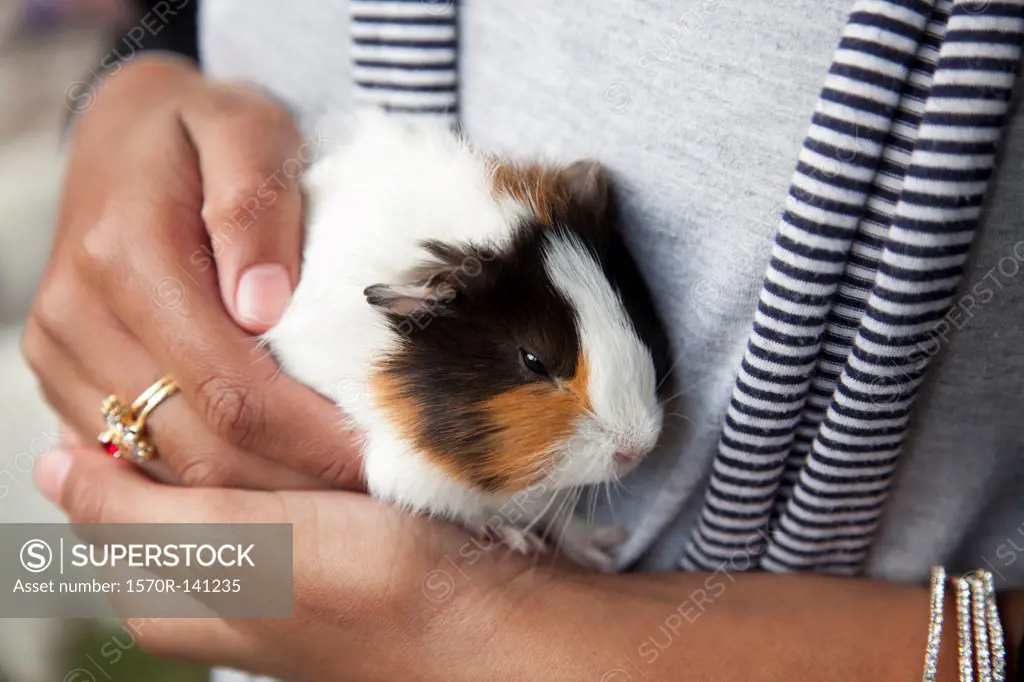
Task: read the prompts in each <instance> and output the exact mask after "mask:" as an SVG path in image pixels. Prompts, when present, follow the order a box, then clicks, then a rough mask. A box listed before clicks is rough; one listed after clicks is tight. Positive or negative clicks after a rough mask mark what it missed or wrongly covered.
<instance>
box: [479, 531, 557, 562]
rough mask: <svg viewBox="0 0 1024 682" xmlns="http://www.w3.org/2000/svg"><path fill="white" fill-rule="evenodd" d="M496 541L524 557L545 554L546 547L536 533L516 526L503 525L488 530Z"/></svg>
mask: <svg viewBox="0 0 1024 682" xmlns="http://www.w3.org/2000/svg"><path fill="white" fill-rule="evenodd" d="M490 531H491V532H492V533H493V534H494V537H495V539H496V540H497V541H499V542H501V543H503V544H504V545H505V546H507V547H508V548H509V549H511V550H512V551H514V552H519V553H520V554H523V555H525V556H533V555H536V554H546V553H547V551H548V545H547V543H546V542H545V541H544V538H542V537H541V536H540V535H538V534H537V533H535V532H533V531H532V530H527V529H524V528H517V527H516V526H511V525H503V526H499V527H497V528H493V529H490Z"/></svg>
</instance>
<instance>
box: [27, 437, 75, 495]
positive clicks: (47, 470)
mask: <svg viewBox="0 0 1024 682" xmlns="http://www.w3.org/2000/svg"><path fill="white" fill-rule="evenodd" d="M71 462H72V458H71V453H69V452H67V451H66V450H54V451H53V452H51V453H50V454H48V455H46V456H45V457H42V458H40V459H39V461H38V462H36V467H35V471H34V472H33V475H34V477H35V480H36V487H37V488H39V492H41V493H42V494H43V495H44V496H45V497H46V499H48V500H49V501H50V502H53V503H54V504H60V491H61V489H62V488H63V487H64V479H65V478H67V477H68V471H70V470H71Z"/></svg>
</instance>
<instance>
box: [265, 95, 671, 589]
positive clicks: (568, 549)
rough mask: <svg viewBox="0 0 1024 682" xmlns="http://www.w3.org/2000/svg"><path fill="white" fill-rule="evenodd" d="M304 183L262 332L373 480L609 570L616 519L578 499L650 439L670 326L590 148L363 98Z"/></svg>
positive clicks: (529, 547)
mask: <svg viewBox="0 0 1024 682" xmlns="http://www.w3.org/2000/svg"><path fill="white" fill-rule="evenodd" d="M303 190H304V193H305V196H306V211H307V215H306V219H305V222H306V238H305V239H306V241H305V246H304V253H303V263H302V275H301V278H300V281H299V283H298V285H297V287H296V289H295V292H294V295H293V297H292V299H291V302H290V303H289V305H288V308H287V310H286V312H285V313H284V316H283V317H282V319H281V320H280V322H279V323H278V324H277V325H276V326H275V327H273V328H272V329H271V330H269V331H268V332H267V334H266V337H265V340H266V341H267V343H268V344H269V347H270V349H271V351H272V353H273V354H274V355H275V357H276V358H277V360H278V361H279V362H280V365H281V367H282V369H283V371H284V372H286V373H287V374H288V375H290V376H292V377H294V378H295V379H297V380H299V381H301V382H303V383H305V384H307V385H308V386H310V387H312V388H313V389H315V390H316V391H318V392H320V393H321V394H323V395H324V396H327V397H328V398H331V399H332V400H334V401H335V402H336V403H337V404H338V406H339V407H340V409H341V411H342V412H343V413H344V415H345V416H346V417H347V419H349V420H351V422H352V424H353V426H355V427H356V429H357V430H358V431H359V432H361V433H362V436H363V438H364V439H365V442H364V443H363V454H362V457H363V462H362V466H363V472H364V475H365V480H366V484H367V488H368V490H369V492H370V493H371V494H372V495H374V496H375V497H377V498H379V499H382V500H387V501H390V502H393V503H396V504H398V505H401V506H402V507H405V508H407V509H409V510H412V511H415V512H420V513H426V514H431V515H436V516H440V517H443V518H446V519H449V520H452V521H455V522H458V523H461V524H463V525H464V526H466V527H467V528H469V529H471V530H473V531H476V532H480V533H484V534H486V535H487V536H488V537H490V538H497V539H500V540H501V541H503V542H504V543H506V544H507V545H508V546H509V547H511V548H513V549H516V550H518V551H521V552H524V553H532V552H544V551H547V549H548V548H549V547H550V545H551V544H553V543H554V542H556V541H557V544H558V549H559V551H561V552H562V553H564V554H565V555H566V556H568V557H569V558H570V559H571V560H574V561H575V562H577V563H579V564H581V565H583V566H586V567H591V568H594V569H599V570H611V569H612V567H613V560H612V558H613V554H612V553H613V551H614V549H615V546H616V544H617V543H618V542H620V541H621V539H622V534H621V532H619V531H617V530H616V529H609V528H590V527H589V526H588V524H587V523H585V522H584V521H583V520H582V519H579V518H576V517H573V507H574V506H575V504H576V502H577V501H578V498H579V494H580V491H581V490H582V488H583V486H587V485H591V484H599V483H607V482H615V481H617V480H618V479H619V478H621V477H622V476H624V475H625V474H626V473H628V472H629V471H631V470H632V469H633V468H634V467H636V465H637V463H638V462H639V461H640V460H641V458H643V457H644V456H645V455H646V454H647V453H649V452H650V451H651V449H652V448H653V447H654V446H655V443H656V441H657V440H658V437H659V434H660V433H661V430H662V424H663V420H664V410H663V404H662V400H661V397H663V395H664V390H663V384H664V383H665V378H666V374H667V371H666V364H667V363H666V362H665V360H666V358H667V344H666V341H665V334H664V331H663V329H662V327H661V325H660V323H659V322H658V318H657V315H656V313H655V311H654V307H653V304H652V303H651V299H650V296H649V293H648V290H647V288H646V287H645V285H644V283H643V281H642V280H641V278H640V276H639V273H638V271H637V268H636V266H635V263H634V262H633V260H632V259H631V257H630V255H629V254H628V252H627V251H626V249H625V246H624V243H623V241H622V239H621V237H620V236H619V235H618V234H617V233H616V232H615V231H614V230H613V226H612V223H613V215H612V214H613V209H612V206H611V203H610V197H609V188H608V183H607V180H606V175H605V172H604V170H603V169H602V167H601V166H600V165H599V164H598V163H596V162H593V161H579V162H576V163H573V164H570V165H567V166H558V167H556V166H545V165H539V164H517V163H513V162H510V161H507V160H504V159H501V158H497V157H494V156H491V155H488V154H485V153H482V152H480V151H477V150H475V149H474V148H472V147H471V146H470V145H469V144H468V143H467V142H466V141H465V140H464V139H462V138H460V137H459V136H457V135H455V134H454V133H452V132H450V131H449V130H447V129H446V128H444V127H441V126H440V125H434V124H430V123H413V122H409V121H408V120H402V121H398V120H395V119H392V118H389V117H385V116H383V115H367V116H362V117H359V118H358V119H357V123H355V124H354V125H352V126H351V128H350V130H349V134H348V135H347V139H345V140H344V142H343V143H342V144H340V146H339V147H338V148H337V149H335V150H333V151H331V152H330V153H328V154H327V155H325V156H324V157H323V158H321V159H320V160H318V161H316V162H315V163H314V164H313V165H312V167H311V168H310V169H309V170H308V172H307V173H306V174H305V175H304V177H303ZM513 507H514V510H513ZM513 512H514V515H515V518H513ZM556 526H557V527H556ZM556 536H557V537H556Z"/></svg>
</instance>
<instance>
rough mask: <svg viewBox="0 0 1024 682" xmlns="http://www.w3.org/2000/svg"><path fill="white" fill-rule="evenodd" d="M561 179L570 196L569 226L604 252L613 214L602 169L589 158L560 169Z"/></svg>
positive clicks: (605, 175)
mask: <svg viewBox="0 0 1024 682" xmlns="http://www.w3.org/2000/svg"><path fill="white" fill-rule="evenodd" d="M560 179H561V182H562V186H563V187H564V188H565V190H566V191H567V193H568V195H569V207H568V211H569V212H568V218H569V224H570V225H571V226H572V227H573V228H574V229H576V230H578V231H579V232H580V233H581V234H583V235H585V236H586V237H587V238H588V240H589V241H590V243H591V244H592V245H593V246H594V248H596V249H597V250H598V252H603V251H604V250H605V249H606V248H607V245H608V238H609V232H610V231H611V223H612V221H613V218H612V214H613V213H614V212H613V211H612V210H611V208H610V206H609V204H610V203H611V196H610V190H609V187H608V176H607V174H606V173H605V170H604V166H602V165H601V164H600V163H598V162H597V161H592V160H589V159H585V160H583V161H576V162H575V163H572V164H569V165H568V166H566V167H565V168H563V169H562V171H561V173H560Z"/></svg>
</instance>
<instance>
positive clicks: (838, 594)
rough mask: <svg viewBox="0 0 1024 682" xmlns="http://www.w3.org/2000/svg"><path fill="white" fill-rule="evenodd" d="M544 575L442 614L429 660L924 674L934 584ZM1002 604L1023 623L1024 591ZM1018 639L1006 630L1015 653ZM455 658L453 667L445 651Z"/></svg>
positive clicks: (619, 670) (675, 671)
mask: <svg viewBox="0 0 1024 682" xmlns="http://www.w3.org/2000/svg"><path fill="white" fill-rule="evenodd" d="M544 574H545V572H544V571H543V570H534V571H530V572H528V573H526V574H523V576H521V577H520V578H518V579H517V580H515V581H513V582H512V583H511V584H510V585H508V586H507V587H504V588H498V589H496V590H493V591H489V592H488V593H486V594H485V595H484V596H482V597H479V602H478V603H477V604H474V603H473V597H472V596H471V595H467V596H466V599H464V600H463V601H462V602H461V603H459V604H456V605H454V608H453V611H454V613H452V614H451V615H450V617H445V618H442V619H440V622H441V623H443V625H442V626H440V627H434V628H432V629H431V632H432V633H433V635H432V636H434V637H435V638H437V639H441V640H443V641H438V642H435V643H434V648H433V649H432V652H433V653H432V657H433V660H434V661H435V662H438V663H441V664H442V665H441V670H443V675H444V678H445V679H462V678H453V677H452V674H453V672H461V673H462V674H464V675H465V676H466V679H467V680H468V679H495V680H512V679H537V676H538V675H539V674H542V673H543V676H544V677H545V678H546V679H564V680H578V679H579V680H593V681H595V682H598V681H601V682H619V681H623V680H644V679H650V680H656V679H680V678H681V676H683V675H685V676H686V677H688V678H690V679H700V680H704V681H707V682H718V681H721V682H734V681H740V680H744V681H746V680H760V681H765V682H771V681H773V680H779V681H783V680H785V681H789V680H794V679H814V680H872V681H877V682H886V681H888V680H892V681H893V682H897V681H899V682H903V681H905V680H914V679H919V678H920V675H921V672H922V665H923V657H924V650H925V641H926V637H927V630H928V608H929V606H928V605H929V596H928V590H927V588H922V587H911V586H905V585H897V584H891V583H880V582H873V581H868V580H851V579H843V578H826V577H820V576H807V575H800V576H779V575H766V574H743V575H731V574H725V573H720V574H687V573H679V574H663V575H653V576H652V575H630V576H603V575H582V574H581V575H559V576H558V577H552V576H550V575H548V576H547V577H545V575H544ZM1003 602H1004V603H1005V604H1008V605H1009V608H1010V609H1011V610H1012V611H1013V612H1014V613H1012V614H1008V616H1009V618H1007V622H1008V623H1016V622H1019V621H1020V618H1021V606H1022V601H1021V599H1020V595H1019V594H1017V595H1012V596H1010V597H1008V598H1006V599H1004V600H1003ZM1006 608H1007V607H1004V610H1005V609H1006ZM1014 619H1016V620H1014ZM946 622H947V627H946V629H945V637H944V638H943V639H944V645H943V647H942V654H941V661H940V669H939V679H940V680H943V681H946V680H949V681H953V680H956V679H957V672H956V670H957V669H956V629H955V615H954V612H953V611H952V599H949V600H947V610H946ZM1019 637H1020V633H1019V632H1008V633H1007V641H1008V648H1009V647H1010V646H1012V645H1011V644H1009V643H1010V642H1013V643H1016V642H1017V641H1019ZM447 651H451V652H452V653H451V656H450V659H448V658H447V657H442V656H439V655H438V654H439V653H440V652H447ZM446 659H447V660H446ZM470 661H471V662H470Z"/></svg>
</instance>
